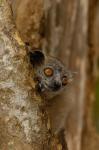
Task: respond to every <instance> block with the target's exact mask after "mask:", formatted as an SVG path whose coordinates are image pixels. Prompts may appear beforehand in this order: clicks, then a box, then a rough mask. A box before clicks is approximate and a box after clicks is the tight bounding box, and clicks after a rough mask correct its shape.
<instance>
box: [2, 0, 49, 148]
mask: <svg viewBox="0 0 99 150" xmlns="http://www.w3.org/2000/svg"><path fill="white" fill-rule="evenodd" d="M11 19H12V17H11V12H10V8H9V5H8V3H7V1H5V0H3V1H0V149H2V150H3V149H7V150H10V149H18V150H22V149H24V150H25V149H26V150H32V149H33V150H36V149H44V148H45V149H47V147H46V146H47V143H48V139H49V138H48V134H47V125H46V124H47V118H46V115H45V113H44V112H42V109H40V108H42V107H40V106H42V100H41V98H40V97H39V96H36V94H35V92H34V87H35V85H34V83H33V79H32V76H33V73H31V72H32V71H30V70H31V68H30V66H29V61H28V57H27V52H26V50H25V47H24V44H23V42H22V41H21V39H20V37H19V35H18V32H17V30H16V29H15V26H14V25H13V22H12V20H11Z"/></svg>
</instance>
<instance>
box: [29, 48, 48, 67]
mask: <svg viewBox="0 0 99 150" xmlns="http://www.w3.org/2000/svg"><path fill="white" fill-rule="evenodd" d="M29 57H30V63H31V64H32V65H33V67H37V66H40V65H42V64H43V63H44V60H45V56H44V54H43V53H42V52H41V51H40V50H34V51H33V52H29Z"/></svg>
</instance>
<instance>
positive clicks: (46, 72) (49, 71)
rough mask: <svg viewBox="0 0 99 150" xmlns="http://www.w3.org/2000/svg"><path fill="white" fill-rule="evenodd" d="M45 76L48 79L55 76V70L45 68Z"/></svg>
mask: <svg viewBox="0 0 99 150" xmlns="http://www.w3.org/2000/svg"><path fill="white" fill-rule="evenodd" d="M44 74H45V75H46V76H48V77H51V76H52V75H53V69H52V68H45V69H44Z"/></svg>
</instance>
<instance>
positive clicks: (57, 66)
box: [30, 51, 73, 98]
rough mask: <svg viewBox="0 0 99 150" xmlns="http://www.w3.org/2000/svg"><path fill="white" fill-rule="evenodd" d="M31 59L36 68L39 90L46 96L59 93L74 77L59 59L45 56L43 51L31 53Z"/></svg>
mask: <svg viewBox="0 0 99 150" xmlns="http://www.w3.org/2000/svg"><path fill="white" fill-rule="evenodd" d="M30 61H31V63H32V65H33V66H34V69H35V81H36V87H37V90H38V91H39V92H40V93H41V95H43V96H45V97H48V98H50V97H51V95H52V97H53V95H57V94H59V93H60V92H61V91H62V90H63V89H64V88H65V87H66V85H67V84H69V83H70V81H71V80H72V78H73V73H72V72H70V71H68V70H66V69H65V66H64V65H63V64H62V63H61V62H60V61H59V60H58V59H56V58H54V57H51V56H47V57H45V56H44V54H43V53H42V52H41V51H34V52H33V53H31V54H30ZM35 61H36V62H35Z"/></svg>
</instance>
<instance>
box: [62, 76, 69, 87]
mask: <svg viewBox="0 0 99 150" xmlns="http://www.w3.org/2000/svg"><path fill="white" fill-rule="evenodd" d="M67 83H68V79H67V77H66V76H64V77H63V79H62V84H63V85H66V84H67Z"/></svg>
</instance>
